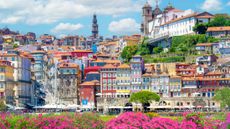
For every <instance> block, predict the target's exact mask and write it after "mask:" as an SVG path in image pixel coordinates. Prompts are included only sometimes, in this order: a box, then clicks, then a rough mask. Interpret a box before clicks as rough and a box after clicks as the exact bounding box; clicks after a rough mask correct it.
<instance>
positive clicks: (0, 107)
mask: <svg viewBox="0 0 230 129" xmlns="http://www.w3.org/2000/svg"><path fill="white" fill-rule="evenodd" d="M6 108H7V107H6V105H5V103H4V100H3V99H0V111H4V110H6Z"/></svg>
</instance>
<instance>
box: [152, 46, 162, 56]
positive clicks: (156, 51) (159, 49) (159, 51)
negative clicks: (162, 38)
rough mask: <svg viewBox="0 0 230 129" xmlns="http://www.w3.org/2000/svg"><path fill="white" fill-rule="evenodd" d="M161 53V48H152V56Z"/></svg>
mask: <svg viewBox="0 0 230 129" xmlns="http://www.w3.org/2000/svg"><path fill="white" fill-rule="evenodd" d="M162 51H163V47H161V46H160V47H154V48H153V53H154V54H158V53H161V52H162Z"/></svg>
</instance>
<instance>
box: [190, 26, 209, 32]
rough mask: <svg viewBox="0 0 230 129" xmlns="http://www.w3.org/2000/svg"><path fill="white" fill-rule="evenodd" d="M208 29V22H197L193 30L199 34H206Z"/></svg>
mask: <svg viewBox="0 0 230 129" xmlns="http://www.w3.org/2000/svg"><path fill="white" fill-rule="evenodd" d="M207 29H208V27H207V24H196V25H195V26H194V27H193V31H194V32H196V33H197V34H205V33H206V31H207Z"/></svg>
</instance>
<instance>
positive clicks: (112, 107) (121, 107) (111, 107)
mask: <svg viewBox="0 0 230 129" xmlns="http://www.w3.org/2000/svg"><path fill="white" fill-rule="evenodd" d="M109 108H124V107H122V106H110V107H109Z"/></svg>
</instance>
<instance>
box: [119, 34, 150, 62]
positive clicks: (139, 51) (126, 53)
mask: <svg viewBox="0 0 230 129" xmlns="http://www.w3.org/2000/svg"><path fill="white" fill-rule="evenodd" d="M147 40H148V38H146V37H145V38H143V40H142V41H141V43H140V44H139V45H134V46H126V47H125V48H124V49H123V51H122V53H121V57H122V58H123V59H124V60H125V61H126V62H129V60H130V59H131V58H132V56H134V55H148V54H150V50H149V46H148V42H147Z"/></svg>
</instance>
